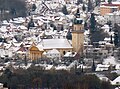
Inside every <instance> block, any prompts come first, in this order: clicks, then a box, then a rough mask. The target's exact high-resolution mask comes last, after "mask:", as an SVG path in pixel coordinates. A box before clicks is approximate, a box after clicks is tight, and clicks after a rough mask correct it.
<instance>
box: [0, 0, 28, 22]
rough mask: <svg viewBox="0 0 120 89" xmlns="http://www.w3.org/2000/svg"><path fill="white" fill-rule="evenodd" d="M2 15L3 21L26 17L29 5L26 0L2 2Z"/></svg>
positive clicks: (1, 0) (4, 0)
mask: <svg viewBox="0 0 120 89" xmlns="http://www.w3.org/2000/svg"><path fill="white" fill-rule="evenodd" d="M0 15H1V18H0V19H1V20H3V19H8V18H13V17H18V16H26V15H27V4H26V2H25V0H0Z"/></svg>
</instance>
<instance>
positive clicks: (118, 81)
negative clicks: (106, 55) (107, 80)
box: [111, 76, 120, 86]
mask: <svg viewBox="0 0 120 89" xmlns="http://www.w3.org/2000/svg"><path fill="white" fill-rule="evenodd" d="M111 84H112V85H117V86H118V85H120V76H118V77H117V78H116V79H114V80H113V81H111Z"/></svg>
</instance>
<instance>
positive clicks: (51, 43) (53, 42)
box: [40, 39, 73, 49]
mask: <svg viewBox="0 0 120 89" xmlns="http://www.w3.org/2000/svg"><path fill="white" fill-rule="evenodd" d="M40 44H41V45H42V46H43V49H59V48H65V49H66V48H73V47H72V46H71V45H70V43H69V42H68V40H67V39H43V40H42V41H41V42H40Z"/></svg>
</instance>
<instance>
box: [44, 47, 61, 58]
mask: <svg viewBox="0 0 120 89" xmlns="http://www.w3.org/2000/svg"><path fill="white" fill-rule="evenodd" d="M46 56H47V57H48V58H52V59H56V58H57V59H60V56H61V55H60V52H59V51H58V50H57V49H52V50H49V51H47V53H46Z"/></svg>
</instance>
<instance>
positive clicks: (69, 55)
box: [64, 52, 76, 57]
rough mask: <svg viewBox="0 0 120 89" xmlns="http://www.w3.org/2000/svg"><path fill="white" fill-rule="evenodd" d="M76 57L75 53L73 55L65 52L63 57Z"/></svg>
mask: <svg viewBox="0 0 120 89" xmlns="http://www.w3.org/2000/svg"><path fill="white" fill-rule="evenodd" d="M75 55H76V52H75V53H74V54H73V53H72V52H67V53H66V54H65V55H64V57H74V56H75Z"/></svg>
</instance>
